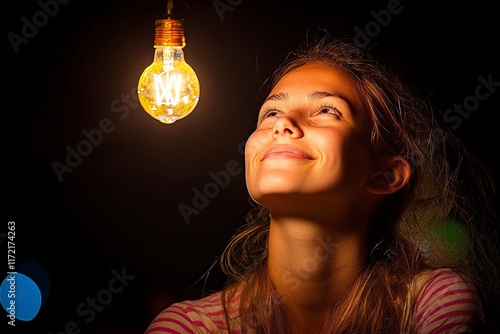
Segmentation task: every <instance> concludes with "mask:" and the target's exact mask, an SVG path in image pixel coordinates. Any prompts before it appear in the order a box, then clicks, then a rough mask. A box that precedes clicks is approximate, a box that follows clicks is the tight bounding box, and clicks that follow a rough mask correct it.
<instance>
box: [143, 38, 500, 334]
mask: <svg viewBox="0 0 500 334" xmlns="http://www.w3.org/2000/svg"><path fill="white" fill-rule="evenodd" d="M245 161H246V182H247V188H248V191H249V194H250V196H251V197H252V199H253V200H254V201H255V203H256V209H255V212H253V211H252V212H251V213H250V214H249V216H248V222H247V224H246V225H245V226H244V227H243V228H242V229H241V230H240V231H239V232H238V233H237V234H236V235H235V237H234V238H233V239H232V240H231V241H230V243H229V245H228V247H227V249H226V250H225V252H224V253H223V256H222V258H221V262H220V263H221V266H222V268H223V269H224V270H225V272H226V274H227V275H228V277H229V279H230V282H229V283H228V285H227V286H226V287H225V288H224V289H223V291H220V292H216V293H213V294H211V295H209V296H206V297H204V298H201V299H199V300H192V301H184V302H180V303H175V304H173V305H171V306H170V307H168V308H167V309H165V310H164V311H163V312H161V313H160V314H159V315H158V316H157V317H156V319H154V320H153V322H152V323H151V324H150V326H149V328H148V329H147V331H146V333H147V334H153V333H376V334H380V333H398V334H399V333H469V332H470V333H483V332H484V333H487V332H494V330H495V328H496V327H495V315H497V316H498V312H499V309H498V296H499V285H498V278H499V277H500V275H499V269H498V264H499V261H498V251H497V250H496V249H497V248H496V247H497V244H496V243H497V242H498V239H495V235H494V232H495V231H498V227H497V226H498V222H497V221H496V220H495V217H494V216H495V210H494V208H491V207H489V206H488V204H489V203H491V202H492V200H493V199H492V198H490V197H489V196H490V195H489V194H491V192H492V190H493V188H492V186H493V180H492V179H489V178H488V174H487V169H485V168H484V167H483V166H482V165H481V164H480V163H478V162H477V161H475V160H474V159H473V158H472V157H470V156H469V155H467V154H466V151H465V149H464V148H463V146H462V145H461V144H460V142H459V141H457V140H456V139H455V138H454V137H453V135H452V133H450V132H449V131H447V130H446V129H445V128H441V127H440V125H439V122H438V118H437V117H435V115H434V116H433V113H432V109H431V108H430V106H429V105H428V104H427V103H426V102H425V101H423V100H420V99H418V98H417V97H416V95H415V94H413V92H412V91H411V90H409V89H408V88H407V87H406V86H405V85H404V84H403V83H402V82H401V81H399V79H398V78H397V77H396V76H394V75H392V74H391V73H390V72H388V71H386V70H385V69H384V68H383V67H382V66H381V65H379V64H378V63H377V62H376V61H375V60H374V59H373V58H371V57H370V56H369V55H368V54H367V53H365V52H364V51H363V50H362V49H361V48H359V47H358V46H356V45H355V44H350V43H347V42H345V41H338V40H332V39H330V38H329V37H324V38H322V39H320V40H319V41H317V42H316V43H315V44H313V45H309V46H305V47H302V48H299V49H298V50H297V51H296V52H294V53H292V54H290V57H288V58H287V59H286V60H285V62H284V64H283V65H282V66H281V67H280V68H279V69H278V70H277V71H276V72H275V76H274V80H273V81H272V84H271V91H270V93H269V95H268V97H267V98H266V100H265V101H264V103H263V105H262V108H261V110H260V112H259V115H258V122H257V126H256V129H255V131H254V132H253V133H252V134H251V135H250V137H249V138H248V141H247V144H246V149H245ZM479 177H485V179H484V180H483V179H478V178H479ZM452 235H454V236H455V237H456V238H455V239H453V240H451V239H450V238H451V236H452Z"/></svg>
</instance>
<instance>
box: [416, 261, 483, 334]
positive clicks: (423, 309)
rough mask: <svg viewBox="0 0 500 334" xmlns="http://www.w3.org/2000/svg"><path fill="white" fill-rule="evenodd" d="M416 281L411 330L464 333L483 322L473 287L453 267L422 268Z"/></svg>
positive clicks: (480, 308) (476, 292)
mask: <svg viewBox="0 0 500 334" xmlns="http://www.w3.org/2000/svg"><path fill="white" fill-rule="evenodd" d="M416 285H417V289H418V290H417V291H419V292H418V295H417V298H416V300H415V308H414V310H415V311H414V319H413V323H414V328H415V333H431V332H432V333H463V332H466V333H467V332H470V331H472V330H473V329H474V328H477V326H478V325H479V324H482V323H483V322H484V320H483V312H482V307H481V299H480V297H479V294H478V291H477V289H476V287H475V286H474V285H473V284H472V283H471V282H470V281H469V280H468V279H467V278H466V277H465V276H463V275H461V274H459V273H457V272H456V271H454V270H452V269H450V268H439V269H433V270H426V271H424V272H422V273H421V274H420V275H419V276H418V277H417V279H416Z"/></svg>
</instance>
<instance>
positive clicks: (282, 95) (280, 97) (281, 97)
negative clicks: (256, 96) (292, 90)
mask: <svg viewBox="0 0 500 334" xmlns="http://www.w3.org/2000/svg"><path fill="white" fill-rule="evenodd" d="M287 98H288V94H286V93H278V94H273V95H269V96H268V97H267V99H265V100H264V102H262V103H266V102H267V101H277V100H285V99H287Z"/></svg>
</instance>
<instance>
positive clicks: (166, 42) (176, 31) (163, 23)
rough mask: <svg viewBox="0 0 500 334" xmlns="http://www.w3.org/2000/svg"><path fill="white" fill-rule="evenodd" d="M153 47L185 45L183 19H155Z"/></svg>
mask: <svg viewBox="0 0 500 334" xmlns="http://www.w3.org/2000/svg"><path fill="white" fill-rule="evenodd" d="M154 46H155V47H163V46H180V47H184V46H186V39H185V37H184V20H183V19H171V18H168V19H158V20H155V41H154Z"/></svg>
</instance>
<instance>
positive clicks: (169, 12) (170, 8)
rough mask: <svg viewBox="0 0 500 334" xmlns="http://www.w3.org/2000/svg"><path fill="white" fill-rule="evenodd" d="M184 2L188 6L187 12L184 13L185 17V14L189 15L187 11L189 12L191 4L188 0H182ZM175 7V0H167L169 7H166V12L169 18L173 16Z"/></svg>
mask: <svg viewBox="0 0 500 334" xmlns="http://www.w3.org/2000/svg"><path fill="white" fill-rule="evenodd" d="M182 3H183V4H184V6H185V7H186V13H185V15H184V17H185V16H187V13H188V12H189V5H188V4H187V2H186V1H184V0H183V1H182ZM173 9H174V1H173V0H168V1H167V8H166V10H165V13H166V16H167V18H168V19H170V18H171V16H172V13H173Z"/></svg>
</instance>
